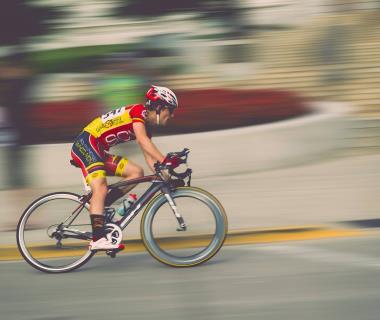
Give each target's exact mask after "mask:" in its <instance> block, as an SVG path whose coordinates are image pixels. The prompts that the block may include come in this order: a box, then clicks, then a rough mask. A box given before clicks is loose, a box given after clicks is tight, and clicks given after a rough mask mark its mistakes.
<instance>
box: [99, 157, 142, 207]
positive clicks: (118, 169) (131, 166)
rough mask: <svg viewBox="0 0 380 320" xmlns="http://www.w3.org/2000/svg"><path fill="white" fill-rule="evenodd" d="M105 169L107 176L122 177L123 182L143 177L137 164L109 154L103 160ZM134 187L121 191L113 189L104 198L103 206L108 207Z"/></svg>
mask: <svg viewBox="0 0 380 320" xmlns="http://www.w3.org/2000/svg"><path fill="white" fill-rule="evenodd" d="M105 168H106V172H107V175H111V176H117V177H122V178H124V180H130V179H136V178H141V177H143V176H144V170H143V168H141V167H140V166H139V165H138V164H136V163H134V162H132V161H130V160H128V159H126V158H122V157H120V156H113V155H111V154H109V155H108V156H107V158H106V159H105ZM135 186H136V185H131V186H128V187H125V188H123V189H122V190H118V189H113V190H112V191H111V192H110V193H109V194H108V195H107V197H106V200H105V204H106V206H110V205H111V204H112V203H113V202H115V201H116V200H117V199H119V198H121V197H122V196H124V195H125V194H126V193H128V192H129V191H131V190H132V189H133V188H134V187H135Z"/></svg>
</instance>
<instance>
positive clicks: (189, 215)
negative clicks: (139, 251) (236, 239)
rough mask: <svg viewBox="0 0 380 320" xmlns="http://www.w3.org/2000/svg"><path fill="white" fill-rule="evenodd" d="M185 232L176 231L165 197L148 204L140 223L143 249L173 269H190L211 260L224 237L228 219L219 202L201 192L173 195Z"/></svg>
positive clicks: (187, 189)
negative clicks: (184, 225) (183, 222)
mask: <svg viewBox="0 0 380 320" xmlns="http://www.w3.org/2000/svg"><path fill="white" fill-rule="evenodd" d="M172 197H173V199H174V201H175V203H176V206H177V211H178V213H179V214H181V216H182V217H183V219H184V221H185V224H186V230H185V231H179V230H178V227H179V225H178V222H177V219H176V217H175V215H174V213H173V211H172V209H171V207H170V205H169V203H168V200H167V199H166V197H165V195H164V194H159V195H158V196H156V197H155V198H154V199H152V201H151V202H150V203H149V204H148V206H147V208H146V209H145V211H144V213H143V216H142V221H141V235H142V239H143V242H144V245H145V247H146V249H147V250H148V251H149V253H150V254H151V255H152V256H153V257H154V258H155V259H157V260H158V261H160V262H162V263H164V264H167V265H169V266H173V267H191V266H195V265H198V264H201V263H203V262H205V261H207V260H209V259H211V258H212V257H213V256H214V255H215V254H216V253H217V252H218V251H219V250H220V248H221V247H222V245H223V243H224V241H225V238H226V234H227V216H226V214H225V211H224V209H223V207H222V205H221V204H220V202H219V201H218V200H217V199H216V198H215V197H214V196H213V195H211V194H210V193H208V192H207V191H205V190H202V189H200V188H194V187H181V188H178V189H176V190H175V191H174V192H172Z"/></svg>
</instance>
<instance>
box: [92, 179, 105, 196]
mask: <svg viewBox="0 0 380 320" xmlns="http://www.w3.org/2000/svg"><path fill="white" fill-rule="evenodd" d="M91 190H92V193H93V195H94V196H96V197H105V196H106V194H107V191H108V187H107V181H106V179H96V180H93V181H92V182H91Z"/></svg>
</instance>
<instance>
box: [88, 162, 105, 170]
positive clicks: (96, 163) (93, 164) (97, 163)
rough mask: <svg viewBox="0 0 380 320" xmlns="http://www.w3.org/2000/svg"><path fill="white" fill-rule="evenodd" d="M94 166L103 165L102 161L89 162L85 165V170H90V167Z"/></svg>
mask: <svg viewBox="0 0 380 320" xmlns="http://www.w3.org/2000/svg"><path fill="white" fill-rule="evenodd" d="M96 166H104V162H95V163H91V164H90V165H89V166H88V167H86V170H90V169H91V168H93V167H96Z"/></svg>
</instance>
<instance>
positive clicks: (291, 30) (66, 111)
mask: <svg viewBox="0 0 380 320" xmlns="http://www.w3.org/2000/svg"><path fill="white" fill-rule="evenodd" d="M0 15H1V19H0V30H1V31H0V82H1V86H0V165H1V168H2V174H1V178H0V189H1V190H3V191H0V193H1V194H2V196H3V198H4V199H5V201H11V200H9V199H14V200H13V202H9V203H10V204H9V207H10V211H9V212H12V211H13V213H12V214H9V215H11V216H12V218H3V219H5V220H7V219H8V220H12V222H8V223H6V222H4V223H3V224H7V225H8V226H9V224H14V222H13V220H16V219H15V217H18V216H19V214H20V213H21V210H22V205H25V204H26V203H27V201H29V200H30V199H32V198H33V197H34V196H35V195H36V194H38V193H39V192H43V191H45V190H46V191H53V190H55V189H56V188H58V187H59V188H61V189H62V188H63V187H72V186H79V187H80V184H81V182H80V175H79V172H78V171H75V169H73V168H70V166H69V165H68V160H69V158H70V156H69V154H70V143H71V142H72V141H73V139H74V138H75V137H76V135H77V134H78V133H79V132H80V131H81V130H82V128H83V127H84V126H85V125H86V124H87V123H88V122H89V121H91V120H92V119H93V118H95V117H96V116H98V115H99V114H101V113H103V112H105V111H108V110H111V109H114V108H117V107H119V106H121V105H126V104H133V103H142V102H143V101H144V93H145V92H146V90H147V88H148V86H149V85H150V84H160V85H163V86H167V87H170V88H171V89H173V90H174V91H175V92H176V93H177V94H178V97H179V101H180V109H179V111H178V112H177V114H176V117H175V121H173V123H172V124H171V125H170V126H169V127H168V128H165V130H160V131H159V132H157V135H158V138H157V140H156V141H157V144H158V145H159V146H160V147H162V149H163V151H164V152H166V151H173V150H174V149H182V148H183V147H190V149H192V150H193V154H192V160H193V162H192V165H193V166H194V169H195V172H196V173H197V176H196V178H199V179H208V178H210V177H214V178H215V177H221V176H223V175H225V174H228V175H239V174H242V173H255V172H262V171H268V170H277V169H281V168H284V167H286V168H287V167H294V166H299V165H303V164H307V163H315V162H317V161H322V160H326V159H336V158H339V157H356V156H368V155H375V156H376V155H378V154H379V150H380V129H379V127H380V126H379V124H380V122H379V121H380V120H379V119H380V108H379V101H380V91H379V88H378V86H379V82H380V77H379V75H380V67H379V66H380V40H379V39H380V38H379V35H380V25H379V18H380V1H376V0H312V1H301V0H266V1H261V0H256V1H254V0H236V1H224V0H220V1H212V0H209V1H207V0H205V1H198V0H177V1H170V0H163V1H155V0H146V1H143V2H142V1H138V0H109V1H105V0H83V1H75V0H59V1H58V0H3V1H2V10H1V13H0ZM124 148H126V150H127V151H125V150H124V149H120V150H119V151H120V153H122V154H125V153H127V154H128V155H130V156H131V157H132V158H133V157H134V156H136V159H137V160H141V159H142V158H139V151H138V148H137V147H136V146H133V145H132V146H128V147H124ZM375 159H376V158H375ZM376 160H377V159H376ZM371 163H372V162H371ZM363 166H364V167H365V168H367V170H369V174H373V173H374V172H373V169H372V168H374V167H375V166H374V165H373V167H371V166H369V165H368V164H365V165H363ZM349 170H350V169H348V171H349ZM306 172H311V171H306ZM310 183H315V181H314V180H311V181H310ZM324 183H325V181H321V182H320V184H321V186H322V188H323V185H324ZM209 187H211V188H212V186H209ZM252 188H253V185H248V186H247V187H246V189H248V190H253V189H252ZM352 188H353V190H352V192H355V191H357V190H355V183H353V186H352ZM371 190H372V192H373V193H371V194H370V195H368V193H366V196H367V197H369V200H370V203H371V205H372V203H374V202H375V201H374V195H375V194H377V195H378V190H377V189H373V188H372V189H371ZM12 191H14V192H13V193H12ZM214 191H216V192H217V193H218V192H219V195H221V196H222V197H223V196H225V198H224V199H222V202H223V200H225V201H226V202H227V207H228V206H229V204H228V203H229V202H228V201H230V203H231V204H230V208H231V210H232V211H234V210H237V209H238V208H236V206H235V202H236V199H233V198H228V196H229V195H230V193H228V191H229V190H228V188H225V189H218V190H214ZM367 191H368V190H367ZM33 192H34V193H33ZM376 192H377V193H376ZM10 194H12V197H10V196H9V195H10ZM279 194H281V193H279ZM28 195H30V196H29V197H28ZM20 199H23V201H21V202H20ZM335 200H336V199H335ZM365 202H366V203H367V204H368V199H367V200H366V201H365ZM15 206H16V207H17V206H19V207H17V209H16V207H15ZM264 209H265V207H264V208H263V207H262V208H261V211H262V210H264ZM267 209H268V208H267ZM370 209H371V210H372V211H371V214H373V212H375V211H376V210H377V209H378V206H376V207H371V208H370ZM268 210H269V209H268ZM271 211H272V210H271ZM7 212H8V211H7ZM364 214H366V213H364ZM342 215H343V213H342ZM4 216H7V214H5V215H4ZM300 222H302V221H300ZM264 224H270V223H269V222H268V223H264ZM7 228H8V227H7Z"/></svg>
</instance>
